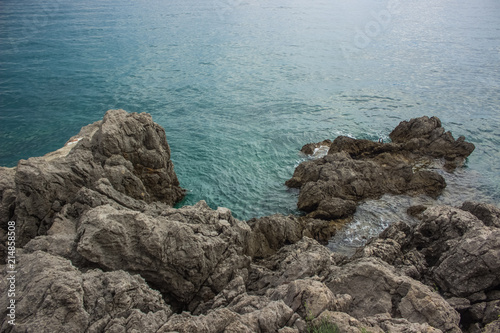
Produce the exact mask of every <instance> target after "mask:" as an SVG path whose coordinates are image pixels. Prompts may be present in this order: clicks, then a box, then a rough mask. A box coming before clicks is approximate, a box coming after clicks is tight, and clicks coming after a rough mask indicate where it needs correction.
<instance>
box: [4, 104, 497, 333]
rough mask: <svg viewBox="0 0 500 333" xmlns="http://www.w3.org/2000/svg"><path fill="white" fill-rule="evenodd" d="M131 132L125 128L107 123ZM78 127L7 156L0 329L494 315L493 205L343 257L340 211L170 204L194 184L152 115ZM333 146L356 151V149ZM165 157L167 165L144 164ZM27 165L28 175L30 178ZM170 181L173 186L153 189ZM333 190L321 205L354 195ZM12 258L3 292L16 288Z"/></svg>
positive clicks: (457, 322) (479, 322)
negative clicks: (333, 244) (11, 251)
mask: <svg viewBox="0 0 500 333" xmlns="http://www.w3.org/2000/svg"><path fill="white" fill-rule="evenodd" d="M105 122H110V123H109V124H108V125H109V127H108V126H107V125H106V126H104V127H107V128H108V129H105V130H102V134H100V135H97V133H99V128H102V127H103V123H105ZM121 122H123V123H121ZM432 122H435V121H434V120H433V121H432ZM134 124H135V125H134ZM139 124H142V125H141V126H145V127H146V129H140V128H135V127H134V126H136V125H137V126H139ZM405 126H406V125H405ZM414 126H416V128H418V129H419V130H418V132H419V133H420V132H422V131H423V130H422V129H421V127H419V126H420V125H414ZM139 127H140V126H139ZM425 128H426V127H425ZM433 128H434V127H433ZM150 129H151V131H150ZM153 129H154V130H153ZM119 130H123V131H124V132H123V135H122V136H121V137H120V135H118V134H117V136H115V135H111V134H109V133H114V132H116V131H119ZM135 131H139V132H140V133H142V134H140V135H138V136H137V135H135V134H134V132H135ZM426 131H427V132H425V131H424V132H425V133H431V134H429V135H434V134H432V133H440V132H441V130H437V131H435V128H434V129H433V130H430V131H429V130H426ZM106 133H108V134H106ZM154 133H159V137H157V139H151V140H152V141H151V140H150V139H149V138H150V137H151V136H153V137H155V136H154V135H153V134H154ZM403 133H406V131H403ZM80 135H82V136H83V138H82V139H81V140H80V141H79V142H78V143H77V145H76V146H73V147H72V148H71V149H68V148H64V149H66V150H67V151H58V152H55V153H53V154H49V155H47V156H45V157H44V158H38V159H34V160H33V161H30V160H28V161H24V162H21V163H20V166H18V167H17V168H14V169H7V168H0V174H1V175H2V176H4V177H2V178H1V179H0V194H1V198H0V199H1V204H2V206H1V207H0V213H1V218H2V221H1V222H2V225H1V226H2V228H1V230H2V233H3V234H2V237H4V240H5V236H6V231H7V221H9V220H15V221H16V223H18V225H19V233H20V241H19V243H18V248H17V252H16V270H17V273H16V283H15V287H16V318H15V323H16V325H15V326H12V325H11V324H9V322H8V320H7V319H8V316H7V314H8V309H7V306H8V302H9V299H8V298H6V297H2V298H1V299H0V316H2V318H3V319H2V320H3V321H2V323H1V329H0V330H1V331H2V332H7V333H11V332H62V331H68V332H190V333H191V332H214V333H215V332H227V333H229V332H281V333H287V332H290V333H291V332H294V333H297V332H298V333H302V332H309V331H310V330H311V329H312V328H313V327H320V326H321V325H325V324H327V323H329V324H334V325H336V326H337V327H338V328H339V329H340V331H341V332H356V333H357V332H387V331H390V332H461V331H464V332H476V331H480V330H484V331H485V332H496V329H497V328H498V315H499V314H500V310H499V309H500V288H499V286H500V279H499V276H500V274H499V271H500V267H499V263H500V259H499V258H500V243H499V241H498V240H499V239H500V234H499V230H500V229H499V228H498V217H499V216H500V214H499V212H500V210H499V209H498V208H497V207H496V206H492V205H486V204H479V203H474V202H467V203H464V205H463V206H462V207H460V208H457V207H448V206H435V207H418V208H415V209H412V214H413V215H415V216H417V217H418V218H419V219H420V222H419V223H418V224H416V225H408V224H406V223H405V222H397V221H394V222H396V223H394V224H392V225H391V226H390V227H389V228H387V229H386V230H385V231H384V232H382V233H381V234H380V235H379V236H378V237H376V238H374V239H372V240H371V241H369V242H368V244H367V245H366V246H364V247H363V248H360V249H358V251H357V252H356V254H355V255H354V256H353V257H351V258H347V257H345V256H342V255H339V254H337V253H332V252H330V251H329V250H328V249H327V248H326V247H325V246H323V245H321V244H320V243H319V242H318V240H319V241H323V240H325V239H328V237H330V235H331V233H332V232H334V229H335V226H334V225H332V224H331V223H330V222H329V221H325V220H322V219H315V218H312V217H296V216H282V215H272V216H266V217H261V218H258V219H252V220H249V221H240V220H238V219H236V218H234V217H233V216H232V214H231V212H230V210H229V209H226V208H218V209H212V208H210V207H208V205H207V204H206V203H205V202H203V201H201V202H199V203H197V204H196V205H194V206H185V207H182V208H172V206H171V204H172V203H173V202H174V201H176V200H178V199H179V198H180V197H181V196H182V190H181V189H180V187H179V186H178V182H177V181H176V179H177V178H176V177H175V173H173V171H172V173H169V171H168V170H172V169H169V168H170V166H171V164H170V163H171V162H168V161H169V159H168V158H167V156H169V151H168V150H167V149H166V148H165V147H168V145H166V141H165V142H164V143H162V142H163V141H162V140H163V139H160V138H161V137H163V135H164V134H163V132H162V131H159V130H158V129H157V127H156V125H151V123H150V117H149V116H145V115H137V114H127V113H125V112H124V111H112V112H111V113H108V114H107V115H106V117H105V119H104V120H103V121H102V122H97V123H95V124H92V125H89V126H87V127H86V128H84V129H82V132H81V133H80ZM96 135H97V136H96ZM443 135H445V134H443ZM418 137H420V136H418ZM441 137H442V135H438V136H437V138H438V139H436V140H441V139H439V138H441ZM446 137H448V136H446V135H445V138H446ZM131 138H134V139H133V140H132V139H131ZM129 139H130V140H129ZM413 139H414V138H411V139H410V140H413ZM127 140H129V141H127ZM443 140H444V139H443ZM150 141H151V142H153V143H154V142H156V143H159V145H156V144H151V145H149V144H150V143H151V142H150ZM127 142H128V143H127ZM137 142H142V143H141V144H138V143H137ZM419 142H420V141H419ZM450 142H451V141H450ZM142 146H144V147H142ZM458 146H459V147H460V143H459V144H458ZM79 147H80V148H79ZM148 147H149V148H148ZM151 147H156V148H151ZM159 147H163V150H161V149H160V148H159ZM142 148H144V149H142ZM384 149H385V148H384ZM457 149H458V151H460V149H459V148H457ZM151 150H152V151H155V152H157V153H158V154H160V153H161V154H164V155H163V157H154V156H150V154H149V153H148V152H149V151H151ZM134 151H136V152H134ZM123 152H127V154H126V155H127V156H128V157H127V158H128V159H127V158H126V157H125V156H124V154H123ZM140 152H142V153H140ZM335 154H341V155H342V156H343V158H345V160H346V161H347V162H346V163H347V164H349V163H353V162H356V160H355V159H353V158H352V157H351V156H350V155H349V154H348V153H346V152H345V151H344V152H341V153H333V154H330V155H329V156H332V155H335ZM356 154H359V152H357V153H356ZM361 154H362V153H361ZM457 154H458V153H457ZM73 155H75V156H78V157H79V158H81V160H80V161H77V160H73V158H76V157H75V156H73ZM348 155H349V156H348ZM48 156H50V157H48ZM69 156H71V157H69ZM120 156H121V157H120ZM457 156H458V155H457ZM122 158H123V159H125V161H124V160H123V159H122ZM400 158H403V157H400ZM405 158H407V157H405ZM151 159H152V160H151ZM348 159H350V160H348ZM127 161H128V162H127ZM369 162H370V164H373V165H375V166H374V167H376V164H377V163H376V162H373V161H369ZM325 163H326V162H325ZM162 165H163V167H161V166H162ZM153 167H155V168H157V170H163V171H161V172H160V171H159V174H163V173H165V175H164V177H160V176H158V174H154V175H151V174H150V173H149V171H147V169H145V168H153ZM58 168H59V169H58ZM19 170H21V171H22V172H24V174H25V175H29V177H28V176H26V178H23V179H22V181H21V179H19V177H21V176H20V175H19V174H18V173H19ZM339 172H341V173H342V172H344V173H345V174H342V175H341V176H342V177H348V176H349V171H342V170H340V171H339ZM59 173H60V175H59ZM320 173H321V172H320ZM167 174H168V175H167ZM35 175H38V176H37V177H35ZM49 175H50V177H49ZM157 176H158V177H159V178H155V177H157ZM309 176H310V175H307V174H306V173H304V177H309ZM339 177H340V176H339ZM313 178H314V177H313ZM152 179H154V180H152ZM162 179H163V180H165V181H167V179H168V181H167V184H170V185H171V186H170V185H168V186H167V187H166V188H163V189H162V190H160V191H159V192H156V189H155V187H156V186H160V185H161V184H164V183H162V182H163V180H162ZM49 180H50V181H51V182H55V183H54V184H47V183H46V182H48V181H49ZM66 183H67V184H66ZM65 184H66V185H65ZM131 184H135V185H133V186H132V185H131ZM136 186H138V187H136ZM27 189H29V190H30V191H33V192H34V193H32V194H31V195H30V196H27V195H26V193H27V191H28V190H27ZM63 189H64V191H65V192H63ZM45 191H49V192H51V193H50V195H49V194H48V193H46V192H45ZM144 191H145V192H144ZM162 191H163V192H162ZM35 192H36V193H35ZM143 193H144V195H143ZM176 193H177V194H176ZM32 196H35V197H36V198H39V199H37V200H41V201H40V202H37V203H33V202H32V201H30V200H31V199H30V200H28V199H29V198H30V197H32ZM37 196H38V197H37ZM63 198H64V200H63ZM21 199H22V200H24V199H27V200H26V201H24V202H23V203H22V204H21V202H20V200H21ZM51 200H52V203H51V205H50V206H49V202H50V201H51ZM339 200H344V199H339ZM346 200H347V199H346ZM352 201H353V203H354V204H355V202H356V200H352ZM332 202H333V203H325V204H324V205H327V206H328V205H331V206H335V205H337V206H342V202H340V201H337V202H336V201H335V200H332ZM30 205H33V207H31V206H30ZM43 212H45V215H44V216H43V218H41V217H40V216H41V214H42V213H43ZM316 217H318V218H319V217H321V216H320V215H319V214H318V215H316ZM42 226H43V228H42ZM44 228H45V229H44ZM3 244H6V242H4V243H3ZM6 268H7V267H6V266H5V265H3V267H2V276H1V279H0V289H1V290H7V289H8V288H9V287H10V286H9V283H10V282H9V280H7V277H8V274H9V273H7V272H8V270H7V269H6Z"/></svg>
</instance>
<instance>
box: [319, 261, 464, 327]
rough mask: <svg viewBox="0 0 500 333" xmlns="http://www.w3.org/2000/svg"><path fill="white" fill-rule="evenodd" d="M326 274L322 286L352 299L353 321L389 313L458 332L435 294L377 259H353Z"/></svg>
mask: <svg viewBox="0 0 500 333" xmlns="http://www.w3.org/2000/svg"><path fill="white" fill-rule="evenodd" d="M330 274H331V275H330V276H331V277H330V278H328V279H327V280H326V281H325V284H326V285H327V286H328V287H329V288H330V289H331V290H332V292H333V293H334V294H348V295H351V296H352V304H351V307H350V310H349V311H348V312H347V313H348V314H350V315H351V316H353V317H355V318H363V317H369V316H373V315H377V314H382V313H389V314H391V315H392V316H393V317H402V318H405V319H407V320H408V321H410V322H414V323H422V324H423V323H428V324H429V325H431V326H433V327H435V328H438V329H441V330H442V331H443V332H460V330H459V328H458V324H459V321H460V317H459V315H458V313H457V312H456V311H455V310H454V309H453V308H452V307H451V306H450V305H449V304H448V303H447V302H446V301H445V300H444V299H443V298H442V297H441V296H439V294H437V293H435V292H433V291H432V290H431V289H430V288H429V287H427V286H425V285H423V284H422V283H420V282H418V281H415V280H413V279H411V278H408V277H407V276H404V275H400V274H398V273H397V272H396V271H395V270H394V268H392V267H391V266H389V265H388V264H386V263H385V262H383V261H381V260H379V259H374V258H362V259H358V260H354V261H352V262H351V263H348V264H346V265H344V266H341V267H339V268H337V269H336V270H333V271H332V273H330Z"/></svg>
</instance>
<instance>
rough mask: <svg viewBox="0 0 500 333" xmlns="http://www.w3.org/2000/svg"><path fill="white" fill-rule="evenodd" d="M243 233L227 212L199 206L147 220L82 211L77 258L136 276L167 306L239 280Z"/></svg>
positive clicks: (110, 211) (245, 261) (127, 213)
mask: <svg viewBox="0 0 500 333" xmlns="http://www.w3.org/2000/svg"><path fill="white" fill-rule="evenodd" d="M249 233H250V229H249V227H248V226H247V225H246V224H245V223H242V222H240V221H238V220H236V219H235V218H233V217H232V216H231V213H230V212H229V210H227V209H222V208H220V209H219V210H216V211H214V210H211V209H210V208H209V207H208V206H207V204H206V203H205V202H203V201H202V202H199V203H198V204H197V205H195V206H186V207H183V208H181V209H172V210H170V211H166V212H164V214H163V215H162V216H159V217H156V218H152V217H151V216H148V215H146V214H143V213H139V212H136V211H132V210H126V209H122V210H117V209H115V208H113V207H111V206H109V205H105V206H99V207H97V208H93V209H90V210H88V211H87V212H85V213H84V214H83V216H82V217H81V219H80V222H79V227H78V235H79V242H78V248H77V250H78V252H79V253H80V254H81V255H82V256H83V257H84V258H85V259H87V260H88V261H90V262H92V263H95V264H97V265H99V266H100V267H102V268H105V269H111V270H119V269H122V270H126V271H128V272H134V273H140V274H141V276H143V277H144V278H145V279H146V280H147V281H148V282H149V283H151V284H152V285H153V286H155V287H156V288H158V289H159V290H160V291H162V292H163V293H166V294H168V295H171V297H172V299H171V300H172V301H174V302H177V303H181V304H184V305H186V304H188V303H190V302H193V301H195V302H196V299H195V298H196V295H197V293H198V292H199V291H200V289H201V288H202V287H207V288H208V289H209V290H210V292H211V293H212V297H213V296H215V295H216V294H217V293H218V292H220V291H221V290H223V289H224V287H225V286H226V284H227V283H228V282H229V281H230V280H231V279H232V278H233V277H234V276H236V275H241V274H245V270H246V269H248V268H249V265H250V258H248V257H247V256H245V255H244V253H243V249H244V242H245V237H247V236H248V234H249Z"/></svg>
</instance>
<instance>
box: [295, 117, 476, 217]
mask: <svg viewBox="0 0 500 333" xmlns="http://www.w3.org/2000/svg"><path fill="white" fill-rule="evenodd" d="M390 138H391V139H392V142H391V143H381V142H372V141H369V140H355V139H352V138H349V137H345V136H340V137H337V138H336V139H335V140H334V141H333V142H331V143H330V144H329V147H330V148H329V150H328V155H327V156H325V157H323V158H320V159H315V160H310V161H306V162H303V163H301V164H300V165H299V166H298V167H297V168H296V169H295V172H294V174H293V177H292V178H291V179H289V180H288V181H287V182H286V185H287V186H289V187H295V188H300V194H299V199H298V202H297V207H298V208H299V210H302V211H304V212H307V213H309V214H308V216H310V217H314V218H320V219H326V220H330V219H338V218H345V217H348V216H351V215H353V214H354V212H355V211H356V204H357V202H359V201H361V200H363V199H368V198H379V197H381V196H382V195H383V194H385V193H391V194H403V193H408V194H412V195H413V194H427V195H429V196H431V197H437V196H438V195H439V194H441V192H442V190H443V189H444V188H445V186H446V182H445V180H444V178H443V177H442V176H441V175H439V174H438V173H436V172H433V171H429V170H425V169H423V168H422V166H423V165H425V164H428V163H430V160H431V159H434V158H444V159H445V160H446V164H445V166H446V168H447V169H449V170H450V169H453V168H454V167H456V166H457V165H459V164H460V163H461V162H463V160H464V159H465V158H466V157H467V156H469V154H471V153H472V151H473V150H474V145H473V144H471V143H468V142H465V138H464V137H460V138H458V139H457V140H455V139H454V138H453V136H452V135H451V133H450V132H445V131H444V129H443V128H442V127H441V121H440V120H439V119H438V118H436V117H432V118H428V117H421V118H416V119H412V120H411V121H409V122H406V121H404V122H402V123H401V124H399V125H398V126H397V127H396V128H395V129H394V130H393V131H392V133H391V134H390ZM320 144H322V145H325V144H328V142H327V141H323V142H322V143H320ZM317 145H318V144H317ZM317 145H314V144H313V145H312V147H315V146H317ZM302 150H303V151H305V152H310V151H312V148H311V144H308V145H306V146H304V147H303V149H302Z"/></svg>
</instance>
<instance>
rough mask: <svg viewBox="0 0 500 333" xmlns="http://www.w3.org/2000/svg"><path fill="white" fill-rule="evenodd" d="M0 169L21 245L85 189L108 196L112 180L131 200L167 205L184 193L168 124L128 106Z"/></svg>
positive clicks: (7, 215)
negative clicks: (131, 110) (47, 149)
mask: <svg viewBox="0 0 500 333" xmlns="http://www.w3.org/2000/svg"><path fill="white" fill-rule="evenodd" d="M0 173H1V174H0V175H1V178H3V179H4V180H3V181H2V183H1V184H0V186H2V187H1V188H0V192H1V193H2V197H1V199H2V200H1V202H2V210H1V211H0V213H2V215H1V216H0V223H2V224H3V223H6V222H7V221H9V220H16V221H18V227H17V232H18V237H19V239H18V242H19V243H20V244H21V245H24V244H26V243H27V242H28V241H29V240H30V239H32V238H34V237H35V236H37V235H44V234H46V233H47V231H48V230H49V229H50V227H51V226H52V223H53V221H54V216H55V215H56V214H57V213H58V212H60V210H61V209H62V208H63V207H64V206H65V205H66V204H67V203H72V202H74V200H75V195H76V194H77V193H78V191H80V190H81V189H82V188H87V189H90V190H95V191H97V192H100V193H103V194H104V195H108V193H104V192H103V191H102V189H101V188H100V187H99V185H100V184H102V183H106V184H107V185H108V184H109V185H110V186H109V187H108V189H109V190H110V191H114V192H116V193H120V195H122V196H124V200H126V201H130V199H135V200H141V201H144V202H160V203H164V204H167V205H173V204H174V203H176V202H178V201H179V200H180V199H182V197H183V196H184V191H183V190H182V189H181V188H180V187H179V181H178V179H177V176H176V174H175V172H174V167H173V163H172V161H171V160H170V148H169V146H168V144H167V140H166V136H165V131H164V130H163V128H162V127H161V126H159V125H158V124H156V123H154V122H153V120H152V119H151V116H150V115H148V114H146V113H142V114H136V113H132V114H128V113H127V112H126V111H123V110H111V111H108V112H107V113H106V115H105V116H104V118H103V120H102V121H98V122H95V123H93V124H91V125H88V126H86V127H84V128H82V130H81V131H80V133H79V134H78V135H76V136H74V137H72V138H71V139H70V140H69V141H68V142H67V143H66V145H65V146H64V147H63V148H61V149H59V150H58V151H55V152H53V153H49V154H47V155H45V156H43V157H33V158H30V159H28V160H21V161H19V163H18V165H17V167H16V168H15V170H14V171H13V169H6V168H2V169H1V170H0ZM111 195H112V194H111ZM129 198H130V199H129ZM118 202H119V200H118ZM121 203H122V204H124V205H125V206H126V205H127V203H126V202H121ZM133 208H136V207H133Z"/></svg>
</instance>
